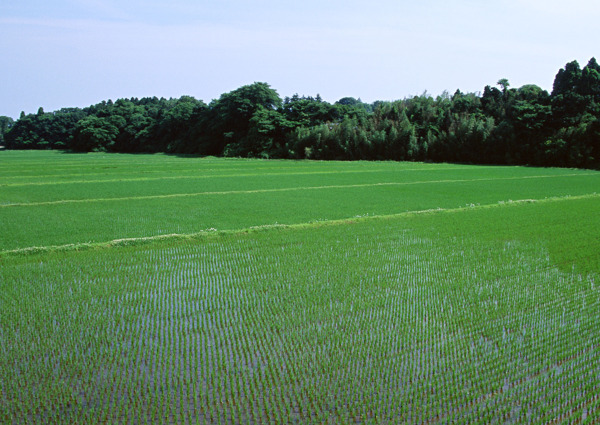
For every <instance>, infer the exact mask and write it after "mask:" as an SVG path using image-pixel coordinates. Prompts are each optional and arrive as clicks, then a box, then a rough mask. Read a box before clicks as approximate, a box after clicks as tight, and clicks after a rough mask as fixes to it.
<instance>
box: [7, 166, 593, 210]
mask: <svg viewBox="0 0 600 425" xmlns="http://www.w3.org/2000/svg"><path fill="white" fill-rule="evenodd" d="M589 175H598V176H600V174H596V173H589V174H587V173H586V174H560V175H538V176H519V177H489V178H481V179H447V180H419V181H414V182H379V183H359V184H348V185H327V186H298V187H284V188H272V189H250V190H225V191H208V192H191V193H169V194H163V195H141V196H123V197H114V198H84V199H61V200H56V201H40V202H14V203H2V204H0V208H8V207H36V206H47V205H60V204H79V203H87V202H114V201H135V200H148V199H169V198H185V197H195V196H215V195H216V196H218V195H244V194H253V193H275V192H292V191H301V190H323V189H351V188H362V187H384V186H410V185H418V184H442V183H469V182H482V181H506V180H525V179H543V178H556V177H577V176H589Z"/></svg>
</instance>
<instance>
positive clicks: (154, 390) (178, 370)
mask: <svg viewBox="0 0 600 425" xmlns="http://www.w3.org/2000/svg"><path fill="white" fill-rule="evenodd" d="M353 230H354V231H355V232H356V233H355V234H349V233H348V232H347V231H346V230H344V231H341V230H340V229H325V230H323V229H322V230H321V233H317V232H309V231H304V232H287V233H284V234H274V233H267V234H257V235H253V236H252V235H251V236H241V237H236V238H234V237H230V238H223V239H221V240H217V241H212V242H210V241H208V242H204V243H200V244H187V245H174V246H173V247H165V248H161V249H152V248H146V249H143V248H137V249H135V248H131V249H123V250H117V251H115V252H114V253H113V252H105V253H95V254H94V255H92V254H91V253H81V254H76V253H72V254H61V255H60V256H57V257H54V258H49V259H44V258H42V260H41V263H34V262H29V263H28V262H24V263H23V264H22V265H19V266H14V267H11V266H10V265H6V266H7V267H3V268H2V271H1V272H0V273H2V282H3V284H2V307H3V308H2V309H1V313H0V314H1V316H0V324H1V326H0V331H1V332H2V344H1V345H0V348H1V350H2V354H3V356H2V359H1V360H0V374H1V377H2V379H1V380H0V382H2V383H3V384H2V398H1V403H2V405H3V406H4V407H5V409H3V411H4V412H5V413H4V418H0V419H3V420H7V421H10V422H12V423H17V424H21V423H38V422H40V421H43V422H45V423H64V422H65V421H68V422H70V423H89V422H94V423H131V424H134V423H135V424H140V423H157V422H161V423H215V424H216V423H306V422H322V423H328V422H329V423H339V422H351V421H355V422H358V423H388V422H402V421H404V422H412V423H437V422H439V421H454V422H457V423H490V422H493V421H497V422H500V421H509V420H511V421H522V422H529V423H538V422H539V423H542V422H543V421H546V420H548V418H549V417H564V420H571V419H574V420H575V419H577V420H582V421H583V420H588V418H593V417H596V418H597V417H598V413H597V408H595V407H594V406H597V403H596V401H597V399H596V398H595V396H594V394H597V393H598V389H599V382H600V377H599V376H598V371H597V368H595V365H597V364H598V360H599V359H598V336H597V335H599V333H598V330H599V329H598V323H599V321H598V320H597V319H598V313H597V311H598V309H597V307H598V293H597V290H596V289H595V288H594V287H593V286H592V284H591V281H590V279H591V278H588V279H586V278H583V277H582V278H579V277H578V276H574V275H567V274H564V273H560V272H558V271H557V270H555V269H554V268H553V267H552V266H551V264H550V263H549V260H548V257H547V255H545V253H543V252H541V251H540V250H539V248H538V247H527V246H516V245H504V246H501V247H498V246H493V245H489V244H488V245H482V244H480V243H477V242H473V241H470V240H463V241H456V240H442V241H434V240H432V239H425V238H422V237H416V236H413V235H411V234H410V233H393V232H392V233H390V232H386V228H385V227H384V226H376V225H375V226H372V227H369V226H363V227H357V228H354V229H353ZM75 259H76V261H75ZM558 370H560V374H559V375H557V376H560V379H550V376H554V375H556V374H558V372H557V371H558ZM581 377H585V378H581ZM577 415H578V416H577Z"/></svg>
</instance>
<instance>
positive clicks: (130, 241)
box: [0, 193, 600, 259]
mask: <svg viewBox="0 0 600 425" xmlns="http://www.w3.org/2000/svg"><path fill="white" fill-rule="evenodd" d="M599 197H600V194H598V193H590V194H586V195H577V196H570V195H567V196H557V197H550V198H543V199H520V200H509V201H498V203H496V204H485V205H469V206H466V207H459V208H431V209H426V210H416V211H405V212H401V213H395V214H382V215H369V216H354V217H347V218H343V219H335V220H318V221H310V222H304V223H294V224H264V225H260V226H251V227H248V228H242V229H232V230H217V229H206V230H201V231H199V232H194V233H170V234H166V235H155V236H140V237H133V238H121V239H113V240H110V241H105V242H81V243H72V244H65V245H49V246H31V247H26V248H18V249H12V250H5V251H0V259H2V258H6V257H12V256H24V255H25V256H26V255H32V254H40V253H50V252H67V251H87V250H93V249H107V248H114V247H125V246H137V245H146V244H150V243H154V242H160V241H176V240H200V239H207V238H211V237H219V236H224V235H236V234H238V235H241V234H247V233H253V232H260V231H269V230H284V229H308V228H318V227H324V226H339V225H347V224H353V223H358V222H364V221H370V220H384V219H394V218H400V217H410V216H414V215H421V214H436V213H457V212H464V211H469V210H481V209H487V208H503V207H510V206H517V205H522V204H528V203H548V202H561V201H569V200H578V199H589V198H599Z"/></svg>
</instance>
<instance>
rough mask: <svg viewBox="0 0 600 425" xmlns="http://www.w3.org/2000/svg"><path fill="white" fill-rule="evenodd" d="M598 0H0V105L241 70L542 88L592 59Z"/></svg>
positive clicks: (180, 85)
mask: <svg viewBox="0 0 600 425" xmlns="http://www.w3.org/2000/svg"><path fill="white" fill-rule="evenodd" d="M599 18H600V5H599V4H598V3H597V2H595V1H588V0H585V1H583V0H571V1H569V2H565V1H562V0H561V1H558V0H531V1H525V0H498V1H493V2H491V1H483V0H478V1H475V0H456V1H440V0H421V1H418V2H416V1H404V0H370V1H368V2H367V1H355V0H343V1H342V0H330V1H328V0H320V1H316V0H303V1H301V2H300V1H287V0H279V1H275V0H256V1H242V0H222V1H217V0H213V1H204V0H196V1H192V0H172V1H170V2H162V1H161V2H159V1H154V0H150V1H141V0H127V1H124V0H120V1H117V0H56V1H51V2H50V1H47V0H45V1H40V0H22V1H18V2H8V1H7V2H3V3H2V4H1V5H0V51H1V52H2V56H1V59H0V78H1V81H2V93H1V95H0V115H8V116H12V117H13V118H17V117H18V115H19V113H20V112H21V111H25V112H26V113H32V112H36V111H37V109H38V108H39V107H40V106H42V107H43V108H44V110H46V111H52V110H56V109H59V108H61V107H70V106H79V107H85V106H89V105H91V104H94V103H98V102H100V101H102V100H108V99H113V100H114V99H117V98H120V97H145V96H158V97H161V96H162V97H179V96H181V95H190V96H194V97H196V98H198V99H202V100H204V101H205V102H207V103H208V102H210V100H212V99H214V98H218V97H219V96H220V95H221V94H222V93H225V92H228V91H231V90H234V89H236V88H238V87H240V86H242V85H244V84H251V83H252V82H254V81H264V82H267V83H269V84H270V85H271V87H273V88H274V89H276V90H277V91H278V93H279V95H280V96H282V97H284V96H291V95H293V94H294V93H298V94H300V95H313V96H314V95H316V94H317V93H318V94H320V95H321V96H322V97H323V98H324V99H325V100H327V101H330V102H334V101H336V100H338V99H340V98H341V97H344V96H353V97H360V98H361V99H362V100H364V101H367V102H372V101H375V100H395V99H402V98H405V97H409V96H412V95H417V94H421V93H423V92H424V91H425V90H426V91H427V92H428V93H430V94H432V95H438V94H440V93H442V92H443V91H444V90H448V91H449V92H450V93H453V92H454V91H455V90H456V89H457V88H458V89H460V90H462V91H463V92H478V91H482V90H483V88H484V86H485V85H487V84H490V85H493V84H495V83H496V82H497V81H498V80H499V79H500V78H508V80H509V81H510V83H511V86H513V87H520V86H521V85H523V84H528V83H534V84H538V85H539V86H541V87H542V88H544V89H547V90H551V89H552V82H553V80H554V76H555V75H556V72H557V71H558V69H560V68H561V67H563V66H564V65H565V64H566V63H567V62H570V61H571V60H577V61H579V63H580V65H581V66H582V67H583V66H584V65H585V64H586V63H587V61H588V60H589V59H590V58H591V57H592V56H594V57H596V58H597V59H599V60H600V52H599V49H600V44H599V43H598V40H599V37H598V32H597V29H596V28H597V23H598V22H599V21H600V19H599Z"/></svg>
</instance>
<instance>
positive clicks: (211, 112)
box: [0, 58, 600, 168]
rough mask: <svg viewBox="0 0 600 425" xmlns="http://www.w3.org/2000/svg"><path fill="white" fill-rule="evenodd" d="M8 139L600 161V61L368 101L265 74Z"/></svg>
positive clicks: (20, 143) (4, 135) (238, 151)
mask: <svg viewBox="0 0 600 425" xmlns="http://www.w3.org/2000/svg"><path fill="white" fill-rule="evenodd" d="M0 145H4V146H5V147H6V148H7V149H63V150H70V151H75V152H92V151H105V152H131V153H133V152H149V153H152V152H166V153H177V154H195V155H216V156H237V157H259V158H294V159H301V158H309V159H338V160H355V159H369V160H399V161H402V160H408V161H435V162H465V163H477V164H522V165H525V164H529V165H543V166H560V167H581V168H600V66H599V65H598V63H597V62H596V60H595V59H594V58H592V59H590V61H589V62H588V64H587V65H586V66H585V67H584V68H583V69H582V68H581V67H580V65H579V64H578V62H577V61H572V62H569V63H567V64H566V66H565V67H564V68H562V69H560V70H559V71H558V73H557V74H556V77H555V79H554V84H553V89H552V92H551V93H548V92H547V91H545V90H542V89H541V88H540V87H538V86H537V85H533V84H530V85H525V86H522V87H520V88H511V87H510V84H509V82H508V80H506V79H501V80H499V81H498V83H497V84H496V85H494V86H489V85H488V86H486V87H485V88H484V90H483V93H477V94H476V93H462V92H461V91H460V90H457V91H456V92H455V93H454V94H452V95H450V94H448V93H444V94H442V95H439V96H437V97H435V98H434V97H432V96H430V95H428V94H427V93H425V94H423V95H420V96H413V97H410V98H406V99H403V100H398V101H393V102H387V101H377V102H374V103H371V104H367V103H364V102H362V101H361V100H360V99H355V98H353V97H346V98H343V99H340V100H339V101H337V102H335V103H333V104H331V103H328V102H326V101H324V100H323V99H321V97H320V96H319V95H317V96H316V97H312V96H298V95H294V96H292V97H286V98H284V99H281V97H280V96H279V95H278V93H277V91H276V90H274V89H272V88H271V87H270V86H269V85H268V84H267V83H263V82H257V83H254V84H251V85H246V86H243V87H240V88H238V89H236V90H233V91H231V92H229V93H225V94H223V95H221V96H220V97H219V99H215V100H213V101H212V102H210V103H209V104H206V103H204V102H203V101H202V100H197V99H195V98H193V97H190V96H182V97H180V98H178V99H164V98H157V97H152V98H141V99H138V98H131V99H118V100H116V101H115V102H113V101H111V100H109V101H103V102H101V103H98V104H96V105H92V106H89V107H87V108H63V109H60V110H58V111H54V112H44V110H43V109H42V108H40V109H39V110H38V112H37V113H36V114H28V115H26V114H24V113H21V116H20V118H19V119H18V120H17V121H13V120H12V119H11V118H8V117H0Z"/></svg>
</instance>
